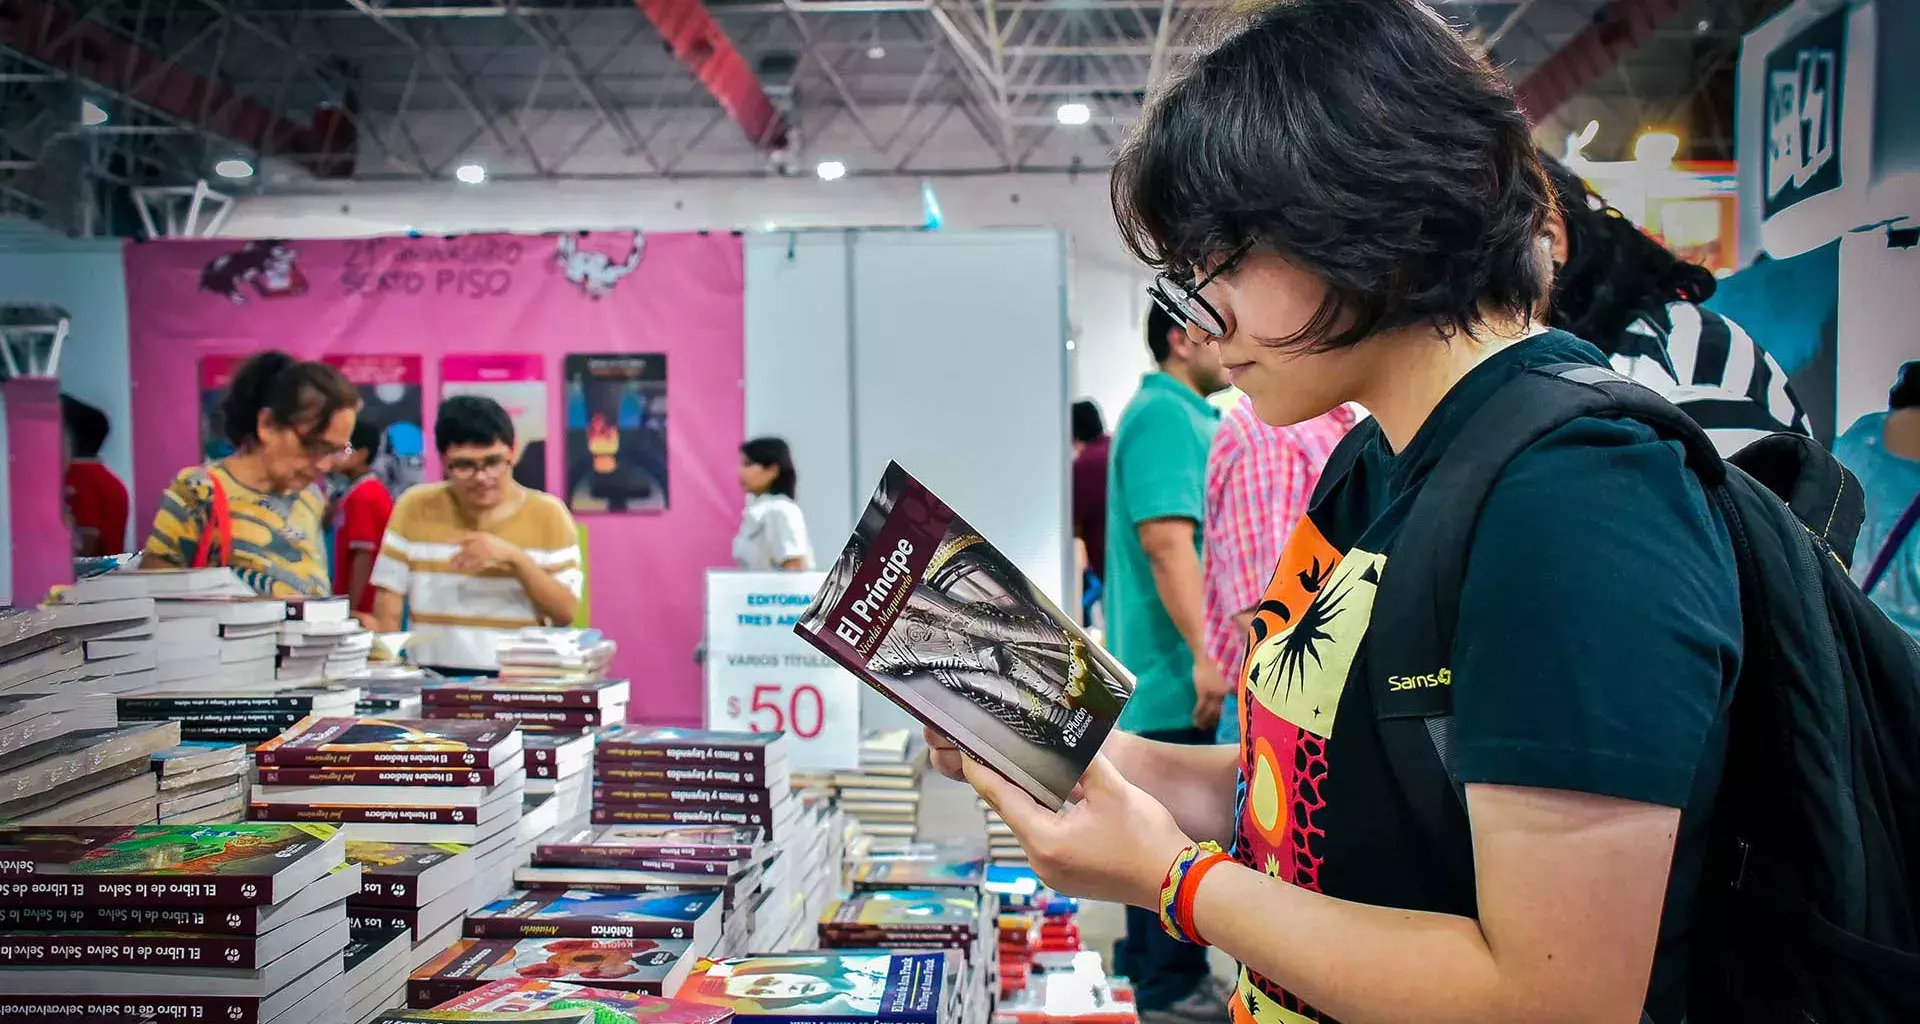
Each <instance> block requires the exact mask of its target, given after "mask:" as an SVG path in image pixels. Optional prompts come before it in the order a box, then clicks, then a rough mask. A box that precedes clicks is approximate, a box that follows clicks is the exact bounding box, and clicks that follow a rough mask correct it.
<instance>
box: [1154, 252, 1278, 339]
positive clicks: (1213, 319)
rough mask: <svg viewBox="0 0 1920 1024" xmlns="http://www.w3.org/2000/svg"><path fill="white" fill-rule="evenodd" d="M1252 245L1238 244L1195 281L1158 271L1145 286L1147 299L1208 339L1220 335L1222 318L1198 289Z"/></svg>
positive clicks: (1224, 327)
mask: <svg viewBox="0 0 1920 1024" xmlns="http://www.w3.org/2000/svg"><path fill="white" fill-rule="evenodd" d="M1252 248H1253V243H1252V242H1246V243H1244V244H1242V245H1241V246H1240V248H1238V249H1235V250H1234V251H1233V253H1232V255H1229V256H1228V257H1227V258H1226V259H1224V260H1221V261H1220V265H1219V266H1217V267H1215V268H1213V271H1212V272H1211V273H1209V274H1208V275H1207V276H1206V277H1203V278H1201V279H1200V280H1198V281H1193V280H1186V281H1182V280H1180V279H1178V278H1176V277H1174V276H1173V275H1171V274H1161V275H1159V276H1157V277H1155V278H1154V279H1153V283H1152V284H1150V285H1147V297H1149V298H1151V299H1152V300H1153V303H1154V305H1156V306H1159V307H1160V309H1161V311H1162V312H1164V313H1166V314H1167V315H1168V316H1170V317H1172V318H1174V320H1176V321H1178V322H1179V323H1182V324H1186V325H1187V326H1188V327H1191V328H1194V329H1196V330H1198V331H1200V333H1202V334H1205V335H1206V336H1208V337H1210V338H1218V337H1222V336H1224V335H1225V334H1226V333H1227V320H1226V317H1223V316H1221V315H1220V311H1219V310H1217V309H1215V308H1213V303H1211V302H1208V301H1207V300H1206V297H1205V296H1203V295H1201V294H1200V290H1201V289H1203V288H1205V287H1206V286H1207V285H1209V284H1212V283H1213V281H1214V279H1215V278H1217V277H1219V276H1220V275H1221V274H1224V273H1226V272H1227V271H1228V270H1231V269H1233V265H1234V264H1236V263H1238V262H1240V258H1241V257H1243V256H1245V255H1246V254H1247V250H1249V249H1252Z"/></svg>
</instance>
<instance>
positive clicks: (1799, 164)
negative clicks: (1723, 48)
mask: <svg viewBox="0 0 1920 1024" xmlns="http://www.w3.org/2000/svg"><path fill="white" fill-rule="evenodd" d="M1847 14H1848V10H1847V7H1846V6H1845V5H1842V6H1841V7H1840V8H1838V9H1837V10H1835V11H1834V12H1833V13H1832V14H1829V15H1827V16H1826V17H1824V18H1821V19H1820V20H1818V21H1816V22H1813V23H1812V24H1810V25H1808V26H1807V27H1806V28H1804V29H1802V30H1800V32H1798V33H1797V34H1795V35H1794V36H1793V37H1792V38H1791V39H1788V40H1787V41H1786V42H1785V43H1782V44H1781V45H1780V46H1778V47H1776V48H1774V50H1773V52H1771V53H1769V54H1767V61H1766V97H1767V101H1766V104H1765V117H1766V145H1765V146H1764V147H1763V149H1762V150H1761V157H1762V175H1763V181H1764V185H1765V192H1764V193H1763V196H1762V202H1761V209H1762V210H1763V212H1764V213H1765V215H1766V216H1768V217H1772V216H1773V215H1774V214H1776V213H1779V212H1780V211H1782V210H1785V209H1787V208H1788V207H1791V206H1793V205H1794V204H1795V203H1798V202H1800V201H1801V200H1804V199H1809V198H1812V197H1813V196H1817V195H1820V194H1822V193H1825V192H1831V191H1833V190H1834V189H1836V188H1839V187H1840V121H1841V111H1842V109H1843V108H1842V106H1841V103H1842V101H1843V99H1844V98H1845V97H1844V95H1843V89H1842V84H1843V80H1844V79H1845V77H1846V66H1847Z"/></svg>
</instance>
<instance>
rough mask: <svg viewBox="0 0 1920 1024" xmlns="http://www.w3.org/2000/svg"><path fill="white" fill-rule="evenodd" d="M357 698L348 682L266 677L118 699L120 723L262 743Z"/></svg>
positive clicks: (345, 711) (348, 709)
mask: <svg viewBox="0 0 1920 1024" xmlns="http://www.w3.org/2000/svg"><path fill="white" fill-rule="evenodd" d="M189 621H193V620H189ZM200 621H204V620H200ZM359 699H360V691H359V690H358V689H357V688H355V687H352V686H327V685H318V686H310V687H285V688H282V686H281V684H278V683H275V682H273V681H271V680H264V681H261V682H258V683H256V684H254V685H252V686H247V687H236V688H232V689H225V690H199V689H188V688H178V689H168V690H160V691H151V692H142V693H131V694H125V695H123V696H121V697H120V698H119V699H118V700H117V701H116V704H117V706H118V712H119V715H120V720H121V721H123V722H165V721H174V722H179V723H180V736H181V738H182V739H185V740H189V741H204V742H216V743H219V742H224V743H260V742H262V741H264V740H270V739H272V738H274V737H275V736H278V735H280V734H281V733H282V732H285V731H286V730H287V729H289V728H291V727H292V726H293V725H294V724H296V723H298V722H299V721H300V720H301V719H303V718H306V717H308V716H310V715H311V716H316V717H320V718H330V717H339V716H342V715H352V714H354V706H355V705H356V703H357V702H358V701H359Z"/></svg>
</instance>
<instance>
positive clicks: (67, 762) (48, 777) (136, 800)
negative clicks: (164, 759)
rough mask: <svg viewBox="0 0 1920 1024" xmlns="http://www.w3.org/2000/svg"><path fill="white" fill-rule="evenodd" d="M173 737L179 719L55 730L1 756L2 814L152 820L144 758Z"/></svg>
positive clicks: (153, 801)
mask: <svg viewBox="0 0 1920 1024" xmlns="http://www.w3.org/2000/svg"><path fill="white" fill-rule="evenodd" d="M56 717H64V716H56ZM64 724H65V723H64V722H57V723H55V724H54V725H53V726H51V727H50V728H53V729H60V728H61V726H62V725H64ZM179 742H180V726H179V725H178V724H177V723H174V722H136V723H133V724H131V725H124V726H116V727H113V728H107V729H76V730H72V731H60V732H57V733H56V734H55V735H53V736H51V737H50V738H46V739H41V740H38V741H36V742H33V743H30V744H28V745H27V746H24V747H20V748H18V749H15V750H14V751H13V752H12V753H9V754H5V755H0V820H5V821H11V822H15V823H17V824H22V825H26V824H35V825H37V824H59V825H151V824H153V823H154V822H155V821H156V820H157V819H158V818H159V814H160V811H159V799H158V794H159V783H158V780H157V779H156V778H155V776H154V774H153V771H152V770H151V768H150V767H149V761H150V759H151V758H152V757H153V755H154V754H156V753H158V752H159V751H162V750H165V749H167V748H169V747H173V746H176V745H178V744H179Z"/></svg>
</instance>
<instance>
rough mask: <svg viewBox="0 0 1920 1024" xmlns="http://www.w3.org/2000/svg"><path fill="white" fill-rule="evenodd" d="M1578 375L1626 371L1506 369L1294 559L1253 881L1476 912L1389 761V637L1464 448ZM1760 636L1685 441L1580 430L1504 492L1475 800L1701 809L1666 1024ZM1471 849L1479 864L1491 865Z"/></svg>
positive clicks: (1477, 643)
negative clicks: (1448, 474) (1454, 456)
mask: <svg viewBox="0 0 1920 1024" xmlns="http://www.w3.org/2000/svg"><path fill="white" fill-rule="evenodd" d="M1568 362H1583V363H1591V364H1594V365H1598V366H1605V365H1606V361H1605V359H1604V358H1603V357H1602V356H1601V355H1600V353H1599V352H1598V351H1597V350H1596V349H1594V348H1593V347H1592V346H1590V345H1588V344H1587V343H1585V342H1583V341H1581V340H1579V339H1577V338H1575V337H1573V336H1572V335H1569V334H1566V333H1564V332H1560V331H1549V332H1547V333H1545V334H1541V335H1538V336H1536V337H1534V338H1531V339H1529V340H1527V341H1523V342H1521V343H1519V344H1516V345H1514V346H1512V347H1511V348H1509V349H1507V350H1505V351H1502V352H1500V353H1497V354H1495V355H1494V356H1493V357H1491V358H1489V359H1488V360H1487V361H1486V362H1484V363H1482V364H1481V365H1480V366H1479V367H1477V368H1475V369H1474V370H1473V372H1472V373H1470V374H1468V375H1467V377H1466V378H1465V379H1464V380H1462V381H1461V382H1460V383H1459V384H1458V385H1456V386H1455V387H1454V388H1453V390H1452V391H1451V392H1449V393H1448V394H1447V396H1446V398H1445V399H1444V400H1443V401H1442V402H1441V403H1440V405H1439V406H1438V407H1437V408H1436V409H1435V410H1434V412H1433V414H1432V415H1431V416H1430V417H1429V418H1428V420H1427V422H1426V423H1425V424H1424V425H1423V426H1422V427H1421V429H1420V431H1419V433H1418V434H1417V435H1416V436H1415V437H1414V439H1413V441H1412V442H1411V443H1409V444H1408V446H1407V448H1406V450H1405V451H1404V452H1402V453H1399V454H1398V455H1395V454H1393V453H1391V452H1389V451H1388V450H1387V448H1386V445H1385V443H1384V440H1378V441H1376V442H1374V443H1373V444H1372V445H1370V446H1369V448H1368V449H1367V450H1366V451H1364V452H1363V453H1362V455H1361V457H1360V459H1359V460H1358V461H1357V462H1356V463H1355V465H1354V467H1353V469H1352V471H1351V472H1350V473H1348V474H1347V475H1346V476H1345V477H1344V478H1342V479H1341V480H1339V481H1336V482H1334V483H1332V484H1330V485H1329V487H1328V490H1327V492H1326V493H1325V494H1324V495H1323V497H1322V499H1321V500H1320V501H1319V502H1318V503H1316V504H1315V506H1314V507H1313V509H1312V510H1311V511H1310V512H1309V514H1308V517H1307V519H1305V520H1303V521H1302V523H1301V525H1300V527H1299V528H1298V529H1297V530H1296V531H1295V533H1294V535H1293V537H1292V538H1291V539H1290V540H1289V541H1288V544H1287V547H1286V549H1285V551H1284V553H1283V554H1282V556H1281V560H1280V564H1279V566H1278V567H1277V569H1276V571H1275V573H1274V577H1273V581H1272V583H1271V584H1269V587H1268V590H1267V593H1266V597H1265V602H1264V603H1263V605H1262V611H1261V612H1260V613H1259V616H1258V618H1259V620H1260V621H1259V622H1257V623H1256V625H1255V629H1254V633H1253V635H1252V636H1251V637H1250V638H1249V644H1250V647H1251V648H1252V653H1251V655H1250V656H1249V657H1248V659H1247V662H1246V665H1247V667H1246V670H1245V672H1244V673H1243V679H1242V682H1241V716H1242V719H1241V724H1242V733H1241V734H1242V736H1243V737H1244V739H1243V741H1242V747H1241V784H1240V808H1239V815H1238V826H1237V828H1236V832H1235V837H1234V854H1235V856H1236V857H1237V858H1238V859H1239V860H1240V862H1241V863H1244V864H1248V865H1250V866H1253V867H1255V868H1257V869H1260V870H1264V871H1266V872H1267V873H1268V874H1270V875H1273V876H1276V877H1280V878H1285V879H1288V880H1289V881H1292V882H1293V883H1295V884H1297V885H1301V886H1304V887H1306V888H1309V889H1313V890H1316V891H1318V892H1323V893H1325V894H1327V895H1329V896H1334V897H1338V898H1340V899H1345V900H1351V901H1355V902H1361V903H1368V904H1373V905H1376V906H1391V907H1399V908H1404V909H1408V910H1420V911H1432V912H1439V913H1450V914H1458V915H1461V916H1465V917H1474V916H1476V908H1475V905H1474V902H1473V896H1472V894H1473V879H1472V878H1470V877H1468V878H1448V877H1446V875H1445V869H1444V868H1442V867H1441V866H1440V865H1441V863H1442V862H1443V860H1444V859H1445V858H1436V857H1433V856H1431V855H1430V853H1431V851H1430V850H1429V846H1430V845H1431V844H1430V841H1429V840H1428V838H1427V836H1426V834H1425V833H1424V832H1422V831H1421V829H1420V826H1419V824H1418V823H1417V821H1416V820H1415V819H1414V817H1413V816H1412V815H1411V814H1410V812H1409V811H1408V810H1407V809H1406V803H1405V800H1406V797H1405V796H1404V795H1403V793H1402V791H1401V789H1400V787H1399V785H1398V783H1397V782H1396V781H1395V779H1394V777H1393V774H1392V769H1391V767H1390V766H1389V763H1388V761H1387V758H1386V754H1385V751H1384V750H1383V749H1382V747H1381V743H1380V738H1379V733H1378V731H1377V729H1376V722H1375V719H1374V708H1373V700H1372V695H1371V688H1370V686H1369V685H1368V684H1367V681H1368V680H1369V679H1370V678H1371V677H1370V676H1369V675H1368V672H1369V658H1368V625H1369V618H1370V615H1371V612H1372V607H1373V596H1374V592H1375V586H1376V581H1377V580H1378V579H1379V576H1380V572H1381V571H1382V570H1383V569H1384V567H1386V566H1387V565H1388V564H1389V563H1390V562H1391V561H1392V558H1393V546H1394V543H1395V540H1396V538H1397V537H1398V536H1399V534H1400V529H1401V525H1402V523H1403V521H1404V519H1405V516H1406V515H1407V511H1408V509H1409V507H1410V506H1411V504H1412V500H1413V498H1414V496H1415V495H1416V494H1418V492H1419V489H1420V487H1421V485H1422V483H1423V482H1424V481H1425V479H1426V476H1427V474H1428V472H1429V471H1430V470H1431V469H1432V467H1433V465H1434V464H1435V462H1436V461H1437V460H1438V459H1439V457H1440V455H1441V453H1443V452H1444V451H1445V450H1446V448H1447V445H1448V444H1450V443H1451V442H1452V441H1453V439H1454V438H1455V437H1456V436H1457V435H1458V434H1459V432H1460V430H1461V428H1462V427H1463V426H1464V425H1465V423H1466V421H1467V420H1468V419H1469V418H1470V417H1471V416H1472V414H1473V413H1474V412H1475V411H1477V410H1478V408H1479V407H1480V405H1481V404H1482V403H1484V402H1485V401H1486V399H1487V398H1488V397H1490V396H1491V395H1492V394H1493V393H1494V392H1495V391H1496V390H1498V389H1499V387H1500V386H1501V385H1502V384H1504V383H1505V382H1507V381H1508V380H1510V379H1512V378H1513V376H1514V375H1515V374H1516V373H1518V372H1519V371H1520V370H1522V369H1524V368H1526V367H1529V366H1544V365H1549V364H1553V363H1568ZM1740 636H1741V620H1740V605H1739V581H1738V578H1737V575H1736V569H1735V562H1734V556H1733V551H1732V547H1731V544H1730V543H1729V541H1728V535H1727V530H1726V527H1725V524H1724V523H1723V522H1721V520H1720V519H1719V517H1718V515H1717V513H1716V512H1715V511H1714V510H1713V508H1712V506H1711V504H1710V503H1709V501H1708V499H1707V496H1706V494H1705V492H1704V491H1703V489H1702V487H1701V485H1700V483H1699V481H1698V479H1697V478H1696V477H1695V476H1694V475H1693V473H1692V472H1691V471H1690V470H1688V469H1687V468H1686V465H1685V462H1684V460H1683V455H1682V452H1681V449H1680V447H1679V445H1678V444H1675V443H1671V442H1666V441H1662V440H1660V439H1659V438H1658V437H1657V436H1656V435H1655V434H1654V432H1653V431H1652V430H1651V429H1649V428H1646V427H1644V426H1642V425H1640V424H1637V423H1630V422H1620V421H1615V420H1603V419H1583V420H1578V421H1576V422H1574V423H1571V424H1569V425H1567V426H1566V427H1564V428H1562V429H1560V430H1559V431H1556V432H1554V433H1552V434H1549V435H1548V436H1547V437H1545V438H1543V439H1542V440H1541V441H1539V442H1538V443H1537V444H1535V445H1534V446H1533V447H1531V448H1529V449H1528V450H1527V451H1526V452H1524V453H1522V454H1521V455H1520V456H1519V457H1518V458H1516V459H1515V460H1514V461H1513V463H1512V464H1511V465H1509V466H1508V468H1507V470H1506V472H1505V473H1504V474H1503V475H1502V476H1501V478H1500V480H1499V481H1498V482H1497V483H1496V484H1495V485H1494V488H1493V491H1492V493H1491V494H1490V495H1489V496H1488V498H1487V502H1486V505H1485V506H1484V508H1483V510H1482V513H1481V518H1480V521H1479V524H1478V526H1477V527H1476V532H1475V535H1474V542H1473V546H1472V548H1471V553H1470V554H1469V556H1468V561H1467V571H1466V580H1465V584H1464V587H1463V590H1462V593H1461V595H1460V622H1459V629H1458V633H1457V636H1456V642H1455V645H1454V650H1453V656H1452V665H1451V667H1452V693H1453V712H1454V742H1455V769H1456V772H1457V774H1458V776H1459V779H1460V781H1462V782H1464V783H1492V784H1501V785H1510V786H1530V787H1539V788H1545V789H1563V790H1573V791H1577V792H1582V793H1594V794H1602V795H1607V796H1615V797H1621V798H1624V799H1628V800H1635V801H1641V802H1645V803H1651V804H1659V805H1662V806H1668V807H1678V808H1681V809H1682V812H1683V813H1682V815H1681V826H1680V834H1679V838H1678V845H1677V848H1676V852H1675V856H1674V866H1673V871H1672V874H1671V877H1670V879H1669V884H1668V890H1667V903H1666V910H1665V914H1664V917H1663V919H1662V921H1661V929H1660V942H1659V948H1658V951H1657V953H1656V956H1655V962H1654V971H1653V980H1652V986H1651V988H1650V990H1649V994H1648V1001H1647V1007H1648V1009H1649V1011H1650V1012H1651V1013H1652V1014H1653V1015H1654V1018H1655V1020H1657V1021H1660V1022H1661V1024H1666V1022H1668V1021H1677V1020H1678V1019H1679V1018H1680V1015H1681V1013H1682V1012H1683V1007H1684V1001H1685V967H1686V951H1685V946H1686V939H1687V931H1688V926H1689V922H1690V919H1691V910H1692V902H1693V898H1692V897H1693V892H1694V889H1695V888H1696V886H1697V884H1698V880H1699V877H1700V867H1701V854H1702V851H1703V846H1704V834H1703V829H1704V825H1705V822H1706V818H1707V816H1708V814H1709V812H1710V810H1711V807H1712V802H1713V797H1714V794H1715V792H1716V790H1717V789H1718V786H1719V781H1720V772H1721V768H1722V764H1721V761H1722V751H1723V747H1724V741H1725V725H1724V713H1723V709H1724V706H1725V702H1724V699H1723V698H1724V695H1725V694H1727V693H1729V692H1730V688H1731V686H1732V682H1733V679H1734V676H1735V674H1736V673H1737V671H1738V668H1739V660H1740ZM1336 721H1337V722H1338V723H1339V725H1338V727H1337V728H1336V727H1335V722H1336ZM1461 839H1462V843H1463V849H1462V850H1460V851H1457V852H1458V853H1459V854H1460V857H1459V858H1458V861H1457V862H1458V863H1462V864H1466V863H1471V860H1470V850H1469V849H1466V848H1464V844H1465V840H1466V837H1464V836H1463V837H1461ZM1239 998H1240V999H1241V1000H1242V1001H1243V1002H1244V1003H1245V1004H1246V1009H1248V1010H1249V1011H1251V1013H1252V1016H1253V1018H1254V1020H1256V1021H1258V1022H1260V1024H1278V1022H1287V1024H1293V1022H1296V1021H1299V1020H1302V1019H1307V1020H1314V1019H1323V1018H1321V1017H1319V1016H1317V1015H1315V1014H1314V1012H1313V1011H1312V1009H1311V1008H1309V1007H1305V1006H1303V1005H1301V1004H1300V1002H1299V1001H1298V1000H1296V999H1294V998H1293V997H1292V996H1290V995H1288V994H1286V993H1285V992H1283V991H1282V990H1281V989H1279V988H1278V987H1277V986H1275V985H1273V984H1271V983H1270V982H1268V981H1266V980H1265V979H1263V978H1259V977H1257V976H1253V975H1251V974H1249V973H1247V972H1244V971H1243V972H1242V976H1241V980H1240V991H1239Z"/></svg>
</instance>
